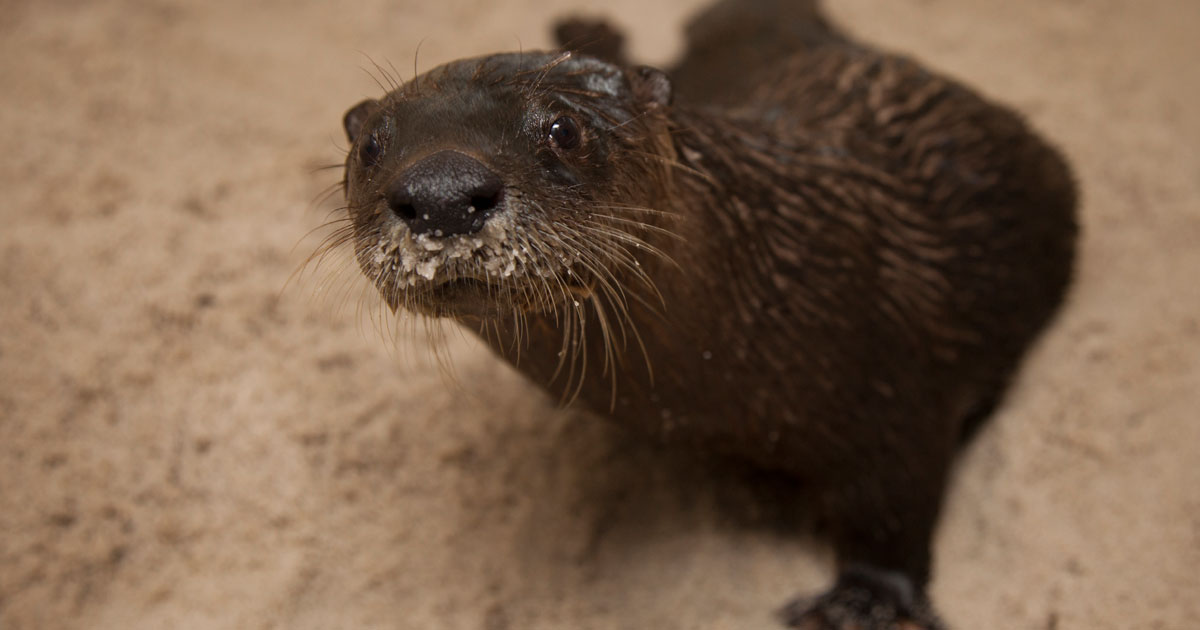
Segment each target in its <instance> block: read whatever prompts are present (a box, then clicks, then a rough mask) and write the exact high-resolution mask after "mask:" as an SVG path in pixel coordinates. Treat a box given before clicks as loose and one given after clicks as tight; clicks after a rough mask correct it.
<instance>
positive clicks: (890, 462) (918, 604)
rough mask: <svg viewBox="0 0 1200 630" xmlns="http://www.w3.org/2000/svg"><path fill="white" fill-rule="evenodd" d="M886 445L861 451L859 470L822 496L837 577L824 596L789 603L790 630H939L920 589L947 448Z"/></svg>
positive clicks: (785, 611) (919, 444) (925, 577)
mask: <svg viewBox="0 0 1200 630" xmlns="http://www.w3.org/2000/svg"><path fill="white" fill-rule="evenodd" d="M888 446H889V447H890V448H892V449H895V450H893V451H892V452H890V453H886V454H884V455H880V451H874V456H873V457H872V456H868V454H867V453H864V454H863V459H861V460H859V461H858V462H856V464H857V466H860V467H858V468H857V472H856V473H854V474H853V476H851V477H844V478H843V479H842V481H840V482H835V483H833V484H832V485H831V486H830V488H829V489H828V490H827V491H826V498H825V499H824V500H823V503H824V505H823V506H822V507H823V511H824V512H825V513H826V515H827V518H828V519H829V522H830V526H831V528H832V538H833V544H834V547H835V549H836V552H837V557H838V575H837V579H836V581H835V583H834V585H833V587H832V588H830V589H829V590H828V591H826V592H825V593H823V594H821V595H819V596H817V597H806V598H800V599H797V600H796V601H794V602H792V603H790V604H788V605H787V606H786V607H785V608H784V609H783V610H782V611H781V616H782V618H783V621H784V623H785V624H786V625H787V626H788V627H792V628H803V629H804V630H851V629H853V630H941V629H942V628H944V626H943V625H942V623H941V621H940V620H939V619H938V617H937V615H936V614H935V613H934V612H933V609H932V607H931V606H930V603H929V598H928V596H927V595H926V592H925V587H926V585H927V583H928V581H929V571H930V562H931V557H930V543H931V539H932V536H933V530H934V526H935V524H936V522H937V518H938V513H939V511H940V507H941V501H942V495H943V492H944V487H945V478H946V473H947V470H948V468H949V462H950V459H951V451H952V449H951V448H950V447H949V446H947V448H945V449H942V448H938V447H937V445H936V444H934V445H930V444H929V443H927V442H923V441H921V440H916V441H909V442H905V441H903V440H901V442H900V443H893V444H889V445H888ZM905 446H908V447H910V448H905ZM838 476H840V475H838ZM834 478H837V476H835V477H834Z"/></svg>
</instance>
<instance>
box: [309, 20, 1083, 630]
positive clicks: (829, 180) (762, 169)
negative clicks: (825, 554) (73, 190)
mask: <svg viewBox="0 0 1200 630" xmlns="http://www.w3.org/2000/svg"><path fill="white" fill-rule="evenodd" d="M687 35H688V41H687V50H686V53H685V55H684V56H683V58H682V60H681V61H680V62H679V63H678V64H677V65H676V66H675V67H674V68H671V69H670V70H669V71H665V72H664V71H662V70H658V69H654V68H650V67H645V66H635V65H631V64H629V63H628V62H626V61H625V58H624V57H625V56H624V52H623V50H622V45H621V34H620V33H619V32H618V31H617V30H615V29H613V28H611V27H609V26H608V25H607V24H605V23H603V22H588V21H580V20H575V21H569V22H566V23H563V24H560V26H559V29H558V36H559V40H560V45H561V49H560V50H557V51H550V52H522V53H509V54H495V55H489V56H484V57H479V58H473V59H465V60H461V61H456V62H453V63H449V64H446V65H443V66H440V67H438V68H435V69H433V70H430V71H429V72H427V73H424V74H422V75H420V76H417V77H415V78H414V79H412V80H411V81H409V82H407V83H405V84H403V85H399V86H396V87H395V89H394V90H393V91H391V92H390V93H388V94H386V95H385V96H383V97H381V98H379V99H371V100H367V101H364V102H362V103H359V104H358V105H356V106H355V107H353V108H352V109H350V110H349V111H348V112H347V113H346V115H345V117H344V120H343V123H344V127H345V131H346V134H347V136H348V138H349V141H350V143H351V149H350V151H349V153H348V155H347V157H346V163H345V178H344V186H345V194H346V200H347V201H346V206H347V211H346V215H345V219H344V220H345V224H344V225H343V227H342V228H341V229H340V230H339V231H337V232H336V233H335V234H334V235H333V236H332V238H333V241H334V243H338V244H340V243H352V244H353V248H354V255H355V258H356V259H357V262H358V264H359V266H360V267H361V270H362V272H363V273H364V274H365V276H366V277H367V278H368V280H369V281H370V282H372V283H373V284H374V286H375V287H376V288H377V289H378V291H379V294H380V295H381V297H382V299H383V300H384V301H385V302H386V303H387V305H388V306H389V307H390V308H391V309H392V310H394V311H401V310H402V311H407V312H409V313H416V314H420V315H425V316H431V317H443V318H452V319H454V320H457V321H458V322H460V323H462V324H463V325H465V326H468V327H470V328H472V329H474V330H477V331H478V332H479V334H480V336H482V337H483V338H484V339H485V340H486V342H487V344H489V345H490V347H491V348H492V349H493V350H494V351H495V352H496V353H497V354H498V355H499V356H500V357H503V358H505V359H507V360H510V361H512V362H513V363H514V364H515V365H516V366H517V368H518V369H519V370H520V371H521V372H523V373H524V374H526V375H527V376H528V377H529V378H530V379H532V380H533V381H534V382H535V383H537V384H539V385H541V386H542V387H544V388H545V389H546V390H547V391H549V392H551V393H552V394H554V395H558V396H561V397H562V398H563V399H564V400H566V401H577V402H578V403H580V404H583V405H585V406H586V407H588V408H590V409H591V410H593V411H595V412H596V413H598V414H601V415H604V416H608V417H610V418H612V419H613V420H615V421H617V422H619V423H620V424H622V425H624V426H626V427H628V428H629V429H630V430H633V431H639V432H643V433H645V434H647V435H648V436H650V437H652V438H654V439H658V440H662V441H665V442H668V443H674V444H681V445H684V447H685V448H690V449H696V450H700V451H704V452H714V453H722V454H728V455H732V456H734V457H735V458H740V459H744V460H748V461H750V462H753V463H754V464H755V465H757V466H761V467H764V468H766V469H770V470H773V471H780V472H782V473H784V474H786V475H788V476H790V477H794V478H795V480H796V485H797V495H796V496H797V500H803V501H806V502H807V503H806V505H807V506H808V508H809V509H810V510H811V511H812V513H813V514H816V515H819V517H820V518H821V519H822V520H823V521H824V522H826V523H827V524H828V528H829V530H830V538H831V542H832V544H833V546H834V548H835V551H836V557H837V567H838V568H837V572H838V573H837V577H836V580H835V581H834V583H833V585H832V586H831V588H829V590H828V591H826V592H824V593H822V594H819V595H816V596H812V597H802V598H798V599H797V600H796V601H794V602H792V603H791V604H788V605H787V606H785V607H784V608H783V610H782V613H781V616H782V621H783V622H784V623H785V624H786V625H788V626H791V627H801V628H842V629H849V628H857V629H863V630H866V629H873V628H879V629H883V628H910V629H913V628H926V629H930V628H939V627H942V623H941V621H940V620H939V619H938V616H937V615H936V613H935V612H934V610H933V608H932V606H931V605H930V602H929V599H928V596H927V595H926V585H927V583H928V581H929V578H930V564H931V560H930V553H931V552H930V540H931V536H932V533H933V529H934V526H935V523H936V521H937V518H938V513H939V509H940V506H941V502H942V496H943V494H944V490H945V486H946V480H947V474H948V470H949V468H950V466H951V463H952V461H953V458H954V455H955V453H956V451H958V450H959V448H960V447H961V445H962V444H963V443H964V441H965V439H966V437H967V436H968V434H969V433H970V432H971V431H972V429H973V427H975V426H977V425H978V423H979V422H980V421H981V420H982V419H983V418H985V417H987V415H988V414H989V412H990V411H991V410H992V409H993V408H994V407H995V406H996V405H997V404H998V402H999V401H1000V400H1001V397H1002V396H1003V394H1004V392H1005V390H1006V388H1007V385H1008V383H1009V381H1010V380H1011V378H1012V375H1013V373H1014V371H1015V370H1016V369H1017V367H1018V365H1019V363H1020V360H1021V357H1022V355H1023V354H1024V353H1025V351H1026V349H1027V347H1028V346H1029V345H1030V344H1031V343H1032V342H1033V341H1034V339H1035V338H1036V337H1037V335H1038V334H1039V332H1040V331H1041V330H1042V329H1043V328H1044V327H1045V326H1046V325H1047V323H1048V322H1049V320H1050V319H1051V317H1052V315H1053V314H1054V313H1055V311H1056V310H1057V308H1058V306H1059V305H1060V303H1061V302H1062V300H1063V297H1064V293H1065V291H1066V290H1067V287H1068V285H1069V281H1070V278H1071V275H1072V265H1073V259H1074V247H1075V239H1076V231H1077V228H1076V219H1075V207H1076V192H1075V186H1074V183H1073V178H1072V175H1071V172H1070V170H1069V167H1068V166H1067V164H1066V163H1065V161H1064V159H1063V158H1062V157H1061V156H1060V155H1059V153H1058V152H1056V150H1054V149H1053V148H1052V147H1051V146H1049V145H1048V144H1047V143H1046V142H1045V141H1043V140H1041V139H1039V137H1038V136H1037V135H1035V134H1034V133H1033V132H1032V131H1031V130H1030V128H1029V127H1028V126H1027V125H1026V124H1025V123H1024V122H1023V121H1022V119H1021V118H1020V117H1019V116H1018V115H1017V114H1015V113H1014V112H1012V111H1011V110H1009V109H1007V108H1005V107H1003V106H1000V105H997V104H995V103H992V102H991V101H989V100H987V99H985V98H983V97H981V96H979V95H977V94H975V93H974V92H972V91H971V90H969V89H967V88H966V87H963V86H962V85H960V84H958V83H956V82H954V81H952V80H949V79H947V78H945V77H942V76H939V75H938V74H936V73H934V72H931V71H929V70H927V69H925V68H923V67H922V66H921V65H919V64H917V63H916V62H914V61H912V60H910V59H907V58H905V57H903V56H899V55H895V54H890V53H886V52H881V51H878V50H875V49H873V48H871V47H870V46H867V45H864V44H862V43H859V42H856V41H854V40H853V39H852V38H850V37H848V36H846V35H845V34H843V33H842V32H840V31H839V30H838V29H836V28H834V27H833V26H832V25H831V24H830V23H829V22H828V21H827V20H826V19H825V18H824V17H823V16H822V15H821V13H820V12H819V8H818V6H817V4H816V3H815V2H812V1H807V2H806V1H794V2H788V1H785V0H752V1H743V2H735V1H730V0H725V1H722V2H718V3H717V4H716V5H714V6H712V7H711V8H709V9H708V10H706V11H704V12H702V13H701V14H700V15H699V16H697V17H696V18H694V20H693V21H692V22H691V23H690V25H689V27H688V30H687ZM801 488H803V491H801V490H800V489H801Z"/></svg>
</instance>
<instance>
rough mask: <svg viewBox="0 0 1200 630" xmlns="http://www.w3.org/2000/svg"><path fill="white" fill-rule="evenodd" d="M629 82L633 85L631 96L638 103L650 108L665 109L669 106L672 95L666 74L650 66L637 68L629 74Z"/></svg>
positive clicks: (669, 80) (669, 81)
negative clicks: (632, 95)
mask: <svg viewBox="0 0 1200 630" xmlns="http://www.w3.org/2000/svg"><path fill="white" fill-rule="evenodd" d="M630 75H631V76H630V77H629V80H630V82H631V83H632V84H633V94H634V96H635V97H637V100H638V102H639V103H644V104H646V105H650V106H658V107H666V106H667V105H670V104H671V97H672V96H673V95H674V94H673V90H672V88H671V79H670V78H668V77H667V73H665V72H663V71H662V70H659V69H658V68H651V67H650V66H638V67H636V68H634V69H633V71H632V72H631V73H630Z"/></svg>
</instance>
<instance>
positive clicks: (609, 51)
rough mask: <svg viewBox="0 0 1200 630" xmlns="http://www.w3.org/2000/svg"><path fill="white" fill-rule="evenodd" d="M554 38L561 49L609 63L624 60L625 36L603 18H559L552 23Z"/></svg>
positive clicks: (618, 62) (622, 61)
mask: <svg viewBox="0 0 1200 630" xmlns="http://www.w3.org/2000/svg"><path fill="white" fill-rule="evenodd" d="M554 39H555V40H557V41H558V47H559V48H562V49H563V50H570V51H574V52H577V53H582V54H585V55H591V56H593V57H597V58H599V59H602V60H604V61H607V62H609V63H615V64H624V62H625V51H624V44H625V36H624V34H622V33H621V31H619V30H617V29H616V27H614V26H613V25H611V24H609V23H608V22H605V21H604V20H593V19H585V18H568V19H565V20H560V21H559V22H558V23H557V24H555V25H554Z"/></svg>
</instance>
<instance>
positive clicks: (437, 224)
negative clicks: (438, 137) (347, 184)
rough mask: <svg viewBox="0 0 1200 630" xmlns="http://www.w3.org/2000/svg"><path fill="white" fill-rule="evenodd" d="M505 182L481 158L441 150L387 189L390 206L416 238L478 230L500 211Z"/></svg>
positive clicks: (404, 173)
mask: <svg viewBox="0 0 1200 630" xmlns="http://www.w3.org/2000/svg"><path fill="white" fill-rule="evenodd" d="M503 191H504V182H503V181H501V180H500V177H499V176H497V175H496V174H495V173H493V172H492V171H491V170H489V169H488V167H486V166H484V165H483V164H481V163H480V162H479V161H478V160H476V159H474V158H472V157H470V156H468V155H464V154H462V153H459V152H457V151H442V152H440V153H434V154H433V155H431V156H429V157H427V158H424V159H422V160H421V161H420V162H417V163H416V164H413V165H412V166H410V167H408V169H407V170H405V171H404V172H403V173H401V174H400V175H399V177H397V178H396V179H394V180H392V181H391V182H390V183H389V184H388V186H387V190H386V191H385V195H386V196H387V202H388V206H389V207H391V209H392V212H395V213H396V216H398V217H400V218H401V219H403V220H404V222H405V223H407V224H408V226H409V227H410V228H411V229H412V231H413V232H415V233H417V234H432V235H433V236H451V235H454V234H470V233H472V232H478V231H479V230H480V229H482V228H483V225H484V224H485V223H487V218H488V217H489V216H491V215H492V213H493V212H495V210H496V208H497V206H499V204H500V197H501V195H502V194H503Z"/></svg>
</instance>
